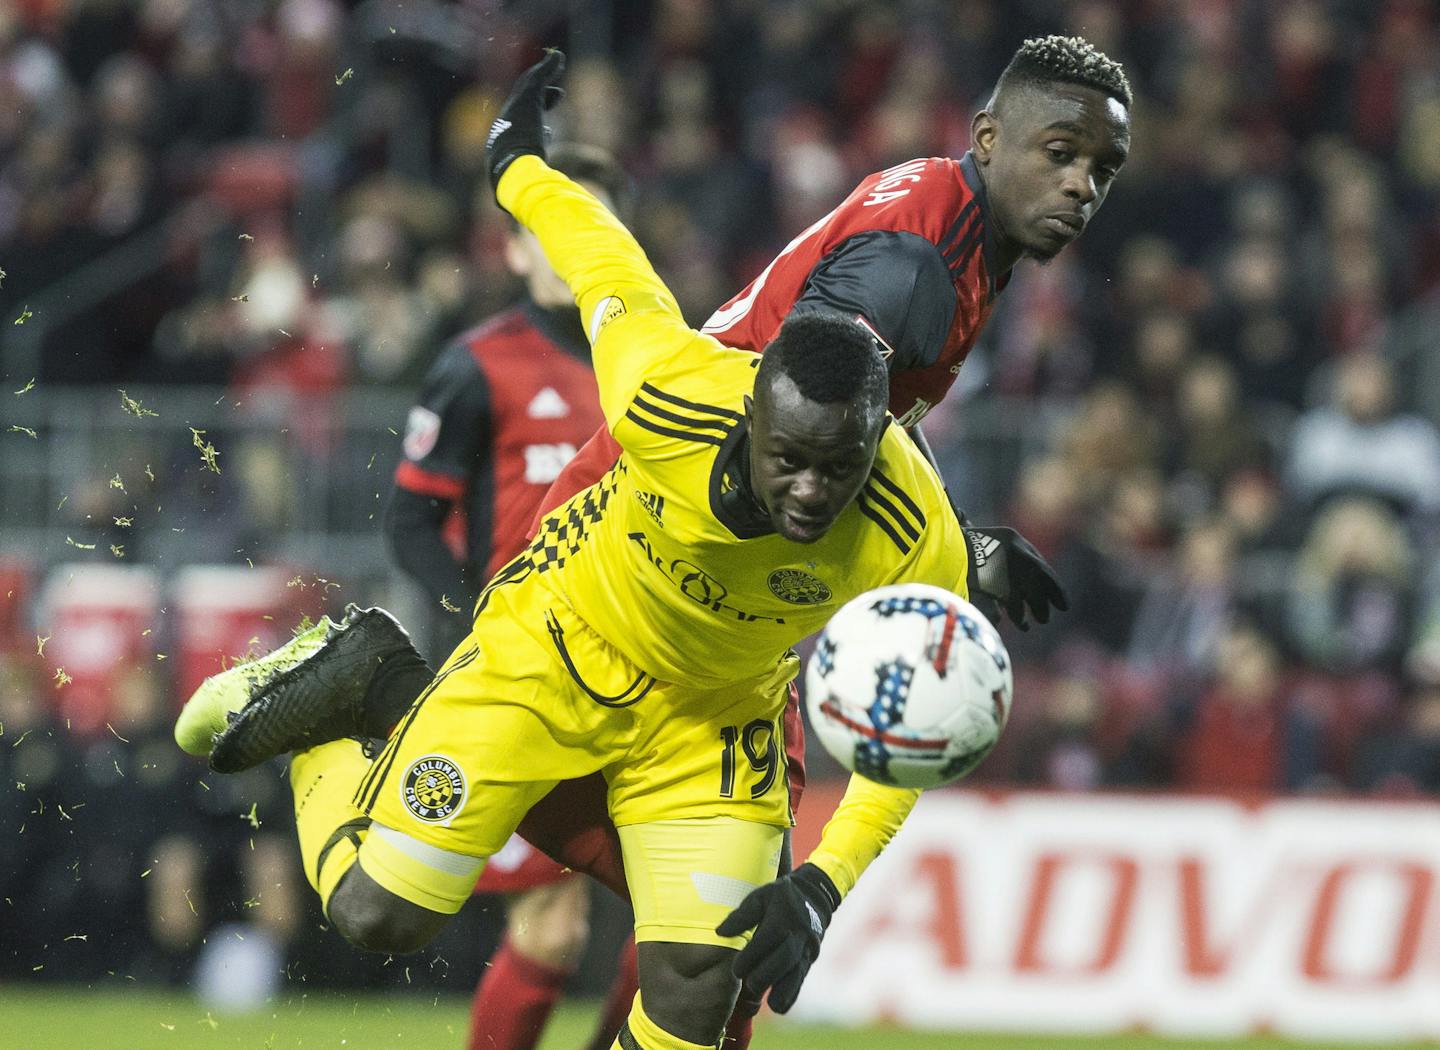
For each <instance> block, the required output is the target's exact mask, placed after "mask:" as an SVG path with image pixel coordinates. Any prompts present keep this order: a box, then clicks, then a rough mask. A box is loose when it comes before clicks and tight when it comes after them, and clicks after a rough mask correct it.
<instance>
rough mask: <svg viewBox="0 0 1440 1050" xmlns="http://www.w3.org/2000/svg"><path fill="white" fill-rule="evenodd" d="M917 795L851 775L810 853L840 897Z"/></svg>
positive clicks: (897, 826)
mask: <svg viewBox="0 0 1440 1050" xmlns="http://www.w3.org/2000/svg"><path fill="white" fill-rule="evenodd" d="M919 798H920V792H919V791H918V790H917V789H912V788H896V787H887V786H886V785H884V784H877V783H876V782H875V781H873V780H868V779H866V778H865V777H862V776H852V777H851V778H850V785H849V787H847V788H846V789H845V797H844V798H843V799H841V800H840V805H839V806H837V807H836V809H835V814H834V815H833V816H832V817H831V818H830V822H829V823H828V824H826V825H825V830H824V832H823V833H822V834H821V836H820V845H818V846H816V847H815V851H814V852H813V853H811V854H810V857H809V861H810V863H811V864H814V865H815V866H816V867H818V868H820V869H821V870H822V871H824V872H825V874H826V875H828V876H830V881H831V882H833V883H834V884H835V888H836V889H838V890H839V891H840V895H841V896H842V897H843V896H845V895H847V894H848V893H849V892H850V890H851V889H852V888H853V887H854V885H855V883H856V881H857V880H858V879H859V878H860V876H861V875H862V874H863V873H864V871H865V869H866V868H868V867H869V866H870V863H871V862H872V861H873V860H874V859H875V858H876V857H878V856H879V855H880V851H881V850H883V849H884V848H885V847H886V845H887V844H888V843H889V842H890V840H891V839H892V838H894V837H895V832H897V831H899V830H900V825H901V824H903V823H905V818H906V817H908V816H909V815H910V811H911V810H912V809H914V808H915V803H916V801H917V800H918V799H919Z"/></svg>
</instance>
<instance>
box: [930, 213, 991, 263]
mask: <svg viewBox="0 0 1440 1050" xmlns="http://www.w3.org/2000/svg"><path fill="white" fill-rule="evenodd" d="M979 221H980V215H979V203H978V202H977V201H974V200H972V201H971V202H970V203H969V204H967V205H965V207H963V208H961V209H960V214H959V215H958V216H957V217H956V219H955V221H954V223H952V224H951V226H950V228H949V229H948V230H946V231H945V236H943V237H941V238H940V239H939V240H938V241H936V242H935V247H937V248H939V249H940V254H941V255H947V254H949V252H950V250H951V249H953V248H954V247H955V242H956V241H957V240H959V239H960V236H961V233H962V231H963V232H966V233H969V232H973V230H974V226H975V224H976V223H978V222H979Z"/></svg>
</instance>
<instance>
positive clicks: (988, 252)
mask: <svg viewBox="0 0 1440 1050" xmlns="http://www.w3.org/2000/svg"><path fill="white" fill-rule="evenodd" d="M960 174H962V175H964V176H965V185H967V186H969V187H970V192H971V193H973V194H974V195H975V200H976V202H977V203H978V204H979V205H980V224H981V225H982V226H983V227H984V229H985V243H984V245H983V246H982V247H981V249H980V254H981V257H982V258H983V259H984V260H985V280H986V282H987V284H988V292H989V294H988V298H990V299H994V298H995V297H996V296H997V295H999V294H1000V293H1001V292H1003V291H1004V290H1005V286H1006V285H1007V284H1009V283H1010V271H1008V270H1007V271H1006V272H1005V273H1002V274H1001V275H1000V276H999V278H998V279H997V278H996V276H995V238H994V235H993V234H992V233H991V225H990V196H989V194H987V193H986V192H985V180H984V179H982V178H981V177H980V167H979V165H978V164H977V163H976V161H975V154H974V153H973V152H968V151H967V152H966V154H965V156H963V157H961V158H960Z"/></svg>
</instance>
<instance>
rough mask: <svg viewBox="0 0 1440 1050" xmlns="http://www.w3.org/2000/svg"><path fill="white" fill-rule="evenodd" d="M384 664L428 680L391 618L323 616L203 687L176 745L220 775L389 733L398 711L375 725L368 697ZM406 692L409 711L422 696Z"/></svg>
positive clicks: (179, 724)
mask: <svg viewBox="0 0 1440 1050" xmlns="http://www.w3.org/2000/svg"><path fill="white" fill-rule="evenodd" d="M387 664H388V665H390V670H391V671H392V672H393V671H395V670H398V669H402V668H403V669H405V670H406V671H407V674H406V675H405V677H407V678H419V677H422V676H423V678H424V680H426V681H428V680H429V678H430V671H429V668H428V667H427V666H426V665H425V662H424V660H423V659H422V658H421V657H420V654H419V653H418V652H416V650H415V647H414V645H413V644H412V643H411V641H410V636H409V635H408V634H407V633H406V632H405V629H404V628H403V627H401V626H400V624H399V623H397V622H396V620H395V618H394V617H393V616H391V615H390V614H389V613H388V612H386V611H385V610H383V609H360V608H357V607H355V606H353V605H352V606H349V607H348V608H347V609H346V612H345V616H344V618H343V619H342V620H341V621H340V622H339V623H338V624H337V623H332V622H331V621H330V620H329V619H328V618H322V619H321V621H320V623H318V624H317V625H315V626H314V627H312V628H311V629H310V630H308V631H305V632H304V633H302V634H300V635H297V636H296V637H295V638H293V639H292V640H291V641H289V642H287V643H286V644H285V645H282V646H281V647H280V648H278V649H276V650H275V651H274V652H272V653H270V654H268V655H266V656H262V657H260V658H259V659H258V660H253V661H251V662H249V663H246V664H240V665H238V666H236V667H232V668H230V669H229V670H227V671H223V672H221V673H220V674H217V675H212V676H211V677H209V678H207V679H205V681H204V682H203V683H201V685H200V688H198V689H197V690H195V692H194V694H193V695H192V696H191V697H190V699H189V700H188V701H186V703H185V707H184V709H183V710H182V711H181V712H180V718H179V719H178V720H177V721H176V723H175V740H176V742H177V743H178V744H179V745H180V746H181V747H182V748H183V749H184V750H186V751H188V752H190V753H191V754H195V755H209V757H210V767H211V768H212V769H214V770H215V771H216V772H217V773H238V772H240V771H241V770H245V769H249V768H250V767H252V766H256V765H259V764H260V763H261V762H264V761H265V760H266V759H269V758H273V757H274V756H276V755H280V754H284V753H286V752H288V751H300V750H304V749H305V748H310V747H315V746H316V745H318V744H324V743H328V742H330V741H332V740H340V739H342V738H344V737H347V736H365V735H383V734H384V733H385V732H386V730H388V728H389V725H391V724H393V722H394V720H395V714H397V713H398V712H388V711H387V712H385V713H384V716H383V717H380V718H377V717H376V714H377V712H376V711H374V710H372V708H374V707H376V706H378V705H376V704H375V703H374V702H373V698H371V699H370V700H368V701H367V693H371V692H373V690H372V688H371V687H372V686H373V684H374V679H375V678H376V675H377V671H379V670H380V668H381V667H382V666H383V665H387ZM388 677H392V678H393V677H395V675H393V674H391V675H389V676H388ZM404 691H406V692H407V697H408V699H407V701H406V702H407V703H408V700H409V699H413V698H414V696H415V694H416V693H417V692H418V690H417V689H415V688H414V686H413V683H407V688H406V690H404ZM392 692H393V691H392ZM380 722H384V723H385V724H383V725H380V724H378V723H380Z"/></svg>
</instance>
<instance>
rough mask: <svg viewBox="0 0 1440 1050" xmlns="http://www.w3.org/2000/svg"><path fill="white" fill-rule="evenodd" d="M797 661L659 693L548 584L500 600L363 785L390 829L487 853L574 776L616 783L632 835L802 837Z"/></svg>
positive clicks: (612, 800) (616, 808)
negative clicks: (790, 712)
mask: <svg viewBox="0 0 1440 1050" xmlns="http://www.w3.org/2000/svg"><path fill="white" fill-rule="evenodd" d="M797 664H798V661H797V659H796V657H795V656H794V655H793V654H790V655H789V656H787V657H786V658H785V659H783V660H780V661H778V662H777V664H776V666H775V668H774V670H773V671H772V672H771V673H770V674H769V675H767V676H765V677H764V678H762V679H755V680H750V681H747V682H743V683H739V684H736V685H733V686H730V687H727V688H725V689H723V690H700V689H695V688H687V687H686V686H683V685H677V684H674V683H669V682H660V681H657V680H655V679H654V678H651V677H650V676H649V675H647V674H645V673H644V672H643V671H641V670H640V669H639V668H637V667H636V666H635V665H634V664H632V663H631V662H630V661H629V660H628V659H626V658H625V657H624V656H623V655H622V654H621V653H620V652H619V651H617V650H616V649H615V648H614V647H613V646H611V645H610V644H609V643H607V642H606V641H605V640H604V639H603V638H601V637H600V636H599V635H597V634H596V633H595V632H594V631H593V630H591V629H590V627H589V626H588V625H587V624H585V623H584V622H583V621H581V620H580V619H578V618H577V617H576V616H575V615H574V613H573V612H571V610H570V609H569V607H568V606H567V605H565V603H564V602H563V600H562V599H560V597H559V596H558V595H557V594H556V593H555V592H554V591H553V590H552V589H551V588H550V587H549V586H548V585H547V584H546V583H545V582H544V580H543V579H541V578H534V577H532V578H531V579H530V580H527V581H525V582H523V583H520V584H517V585H514V586H509V587H500V588H495V589H494V590H492V591H491V593H490V595H489V600H488V602H487V603H486V605H485V607H484V609H483V610H482V612H481V613H480V615H479V616H478V617H477V618H476V621H475V625H474V629H473V630H472V632H471V635H470V637H469V638H468V639H467V640H466V642H465V643H463V644H462V645H461V646H460V647H459V648H458V649H456V651H455V652H454V653H453V654H452V655H451V657H450V659H449V660H447V661H446V663H445V665H444V666H443V667H442V668H441V670H440V671H439V673H438V674H437V675H436V677H435V680H434V681H433V682H432V683H431V685H430V687H429V688H428V689H427V690H426V691H425V692H424V693H423V694H422V695H421V697H420V698H419V699H418V700H417V701H416V703H415V705H414V706H413V707H412V708H411V710H410V712H409V713H408V714H407V715H406V716H405V718H404V719H403V720H402V721H401V723H400V725H399V726H398V727H397V728H396V730H395V732H394V733H393V734H392V736H391V738H390V741H389V743H388V744H387V746H386V748H385V750H384V751H383V752H382V754H381V755H380V756H379V757H378V758H377V759H376V760H375V762H374V763H373V765H372V767H371V769H370V771H369V772H368V773H367V775H366V776H365V777H364V778H363V779H362V781H361V783H360V787H359V790H358V791H357V792H356V796H355V802H356V805H358V806H359V807H360V809H361V810H362V811H363V812H365V813H367V814H369V816H370V817H371V818H372V819H373V820H374V821H375V822H376V823H377V824H381V825H384V826H385V827H388V828H391V829H393V830H395V831H397V832H399V833H401V834H402V835H404V836H406V837H408V838H410V839H412V840H417V841H418V842H420V843H423V844H425V845H427V846H431V847H436V848H438V849H439V850H443V851H445V852H447V853H450V854H458V855H463V856H468V857H481V858H483V857H488V856H490V855H491V854H493V853H495V852H497V851H498V850H499V849H500V848H501V847H502V846H503V845H504V844H505V842H506V840H507V839H508V838H509V837H510V835H511V834H512V833H513V832H514V831H515V828H516V826H517V825H518V824H519V822H520V818H521V817H522V816H523V815H524V814H525V812H526V811H527V810H528V809H529V808H530V807H531V806H532V805H534V804H535V802H537V801H538V800H539V799H540V798H542V797H543V796H544V795H545V794H546V793H548V792H549V791H550V789H551V787H553V786H554V784H555V783H556V782H558V781H560V780H568V779H572V778H577V777H582V776H586V775H588V774H590V773H593V772H596V771H597V770H598V771H602V772H603V773H604V775H605V778H606V781H607V782H608V784H609V810H610V815H611V817H612V819H613V820H614V822H615V823H616V824H617V825H619V826H621V827H624V826H626V825H632V824H642V823H649V822H652V821H668V820H683V819H691V818H710V817H726V818H730V819H733V820H738V821H746V822H750V823H754V824H761V825H768V826H770V827H773V828H785V827H789V826H790V825H791V824H792V823H793V821H792V818H791V814H790V806H789V792H788V790H787V785H786V769H785V748H784V746H783V743H782V736H781V730H780V724H779V723H780V719H781V717H782V714H783V711H784V708H785V701H786V688H787V685H788V683H789V681H790V679H791V678H792V677H793V676H794V674H795V671H796V668H797Z"/></svg>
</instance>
